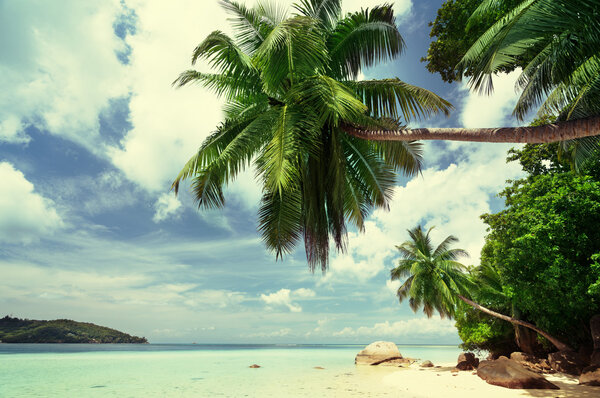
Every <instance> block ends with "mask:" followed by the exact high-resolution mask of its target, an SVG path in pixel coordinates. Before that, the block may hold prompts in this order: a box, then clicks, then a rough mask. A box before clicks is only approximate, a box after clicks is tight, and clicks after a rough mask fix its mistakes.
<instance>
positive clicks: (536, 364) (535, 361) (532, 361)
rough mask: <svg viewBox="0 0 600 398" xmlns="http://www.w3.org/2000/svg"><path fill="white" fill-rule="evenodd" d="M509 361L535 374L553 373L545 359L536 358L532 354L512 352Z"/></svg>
mask: <svg viewBox="0 0 600 398" xmlns="http://www.w3.org/2000/svg"><path fill="white" fill-rule="evenodd" d="M510 359H512V360H513V361H516V362H518V363H519V364H521V365H523V366H524V367H525V368H527V369H529V370H531V371H533V372H537V373H553V372H554V370H553V369H552V368H551V367H550V363H549V362H548V360H547V359H545V358H540V357H536V356H535V355H532V354H526V353H524V352H513V353H512V354H510Z"/></svg>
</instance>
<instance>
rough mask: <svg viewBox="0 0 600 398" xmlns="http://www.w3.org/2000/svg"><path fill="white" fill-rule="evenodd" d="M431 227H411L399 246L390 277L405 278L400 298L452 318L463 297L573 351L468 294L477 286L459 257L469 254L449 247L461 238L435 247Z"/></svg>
mask: <svg viewBox="0 0 600 398" xmlns="http://www.w3.org/2000/svg"><path fill="white" fill-rule="evenodd" d="M432 229H433V228H429V230H427V232H424V231H423V230H422V229H421V226H417V227H415V228H413V229H412V230H409V231H408V234H409V236H410V240H408V241H406V242H404V243H402V244H401V245H400V246H397V248H398V251H399V252H400V256H401V259H400V261H399V263H398V266H397V267H396V268H394V269H392V271H391V277H392V280H404V282H403V283H402V285H401V286H400V287H399V288H398V292H397V295H398V299H399V300H400V302H402V301H404V300H405V299H407V298H408V304H409V306H410V308H411V309H412V310H413V311H415V312H416V311H418V310H419V309H420V308H421V307H422V308H423V312H424V313H425V315H427V317H429V318H430V317H431V316H433V314H434V312H435V311H437V312H438V313H439V314H440V316H441V317H442V318H444V317H448V318H451V317H453V316H454V313H455V310H456V305H457V300H461V301H463V302H465V303H466V304H468V305H470V306H471V307H473V308H474V309H477V310H479V311H482V312H484V313H486V314H488V315H491V316H494V317H496V318H499V319H503V320H505V321H508V322H510V323H512V324H513V325H519V326H524V327H526V328H529V329H531V330H534V331H535V332H537V333H539V334H541V335H542V336H544V337H545V338H546V339H547V340H548V341H550V342H551V343H552V344H554V346H556V348H557V349H558V350H560V351H572V349H571V348H570V347H569V346H568V345H567V344H565V343H563V342H561V341H560V340H558V339H557V338H555V337H553V336H551V335H549V334H548V333H546V332H545V331H543V330H541V329H539V328H538V327H536V326H535V325H533V324H531V323H529V322H525V321H522V320H520V319H515V318H512V317H509V316H506V315H503V314H499V313H497V312H495V311H492V310H490V309H488V308H485V307H483V306H481V305H479V304H477V303H476V302H474V301H473V300H471V299H470V298H468V297H469V293H468V292H469V290H472V289H476V288H477V286H476V285H475V284H474V283H473V282H472V281H471V280H470V278H469V275H468V274H467V268H466V267H465V266H464V265H463V264H461V263H459V262H458V261H457V260H458V259H459V258H461V257H465V256H468V254H467V252H466V251H464V250H463V249H456V248H454V249H452V248H450V246H451V245H452V244H453V243H456V242H458V239H457V238H456V237H454V236H452V235H450V236H448V237H447V238H446V239H444V240H443V241H442V243H440V244H439V245H438V246H437V247H436V248H435V249H434V248H433V245H432V243H431V239H430V238H429V234H430V233H431V230H432ZM487 277H489V275H480V276H479V278H478V279H479V280H480V281H483V280H485V278H487Z"/></svg>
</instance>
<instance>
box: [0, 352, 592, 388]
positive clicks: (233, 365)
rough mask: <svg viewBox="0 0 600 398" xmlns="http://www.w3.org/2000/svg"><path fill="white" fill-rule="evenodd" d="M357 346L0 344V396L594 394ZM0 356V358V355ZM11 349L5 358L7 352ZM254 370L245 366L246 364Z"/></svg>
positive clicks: (442, 357)
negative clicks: (400, 362) (375, 356)
mask: <svg viewBox="0 0 600 398" xmlns="http://www.w3.org/2000/svg"><path fill="white" fill-rule="evenodd" d="M361 348H363V347H361V346H358V345H339V346H335V345H322V346H315V345H312V346H301V345H300V346H298V345H290V346H264V345H262V346H239V345H222V346H201V345H198V346H196V345H153V344H150V345H137V346H136V345H123V346H121V345H98V344H97V345H68V344H66V345H62V344H59V345H8V344H2V345H0V397H10V398H21V397H27V398H32V397H106V396H119V397H120V396H127V397H140V398H141V397H144V398H145V397H315V396H321V397H373V398H377V397H403V398H423V397H450V398H451V397H461V398H465V397H478V398H480V397H485V398H494V397H561V398H562V397H575V398H577V397H585V398H588V397H589V398H591V397H595V396H600V387H586V386H578V385H577V380H576V379H574V378H570V377H567V376H562V375H550V376H548V379H549V380H550V381H552V382H553V383H555V384H557V385H558V386H559V387H560V388H561V389H560V390H509V389H506V388H502V387H497V386H492V385H489V384H487V383H486V382H484V381H483V380H481V379H480V378H479V377H478V376H476V375H474V374H473V372H472V371H464V372H459V373H452V372H451V370H452V368H453V366H454V365H455V359H456V357H457V353H459V352H460V350H459V349H458V348H457V347H456V346H400V350H401V351H402V352H403V354H404V355H406V356H407V357H415V358H417V357H418V358H420V360H425V359H430V360H432V361H433V362H434V364H436V365H438V366H440V365H443V366H442V367H440V368H420V367H419V365H418V363H420V362H417V363H414V364H413V365H412V366H410V367H408V368H397V367H386V366H384V367H379V366H356V365H354V356H355V355H356V353H357V352H358V351H359V350H360V349H361ZM2 349H4V351H2ZM8 350H11V351H8ZM254 363H256V364H258V365H259V366H260V368H250V367H249V366H250V365H252V364H254Z"/></svg>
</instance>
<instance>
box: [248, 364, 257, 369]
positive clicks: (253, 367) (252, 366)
mask: <svg viewBox="0 0 600 398" xmlns="http://www.w3.org/2000/svg"><path fill="white" fill-rule="evenodd" d="M248 367H249V368H252V369H258V368H260V365H257V364H253V365H250V366H248Z"/></svg>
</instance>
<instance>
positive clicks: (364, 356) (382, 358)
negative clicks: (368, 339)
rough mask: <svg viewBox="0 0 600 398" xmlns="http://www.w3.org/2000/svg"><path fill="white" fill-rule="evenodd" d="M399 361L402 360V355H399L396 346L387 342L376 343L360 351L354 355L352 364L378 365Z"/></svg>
mask: <svg viewBox="0 0 600 398" xmlns="http://www.w3.org/2000/svg"><path fill="white" fill-rule="evenodd" d="M400 359H403V358H402V354H400V351H399V350H398V347H397V346H396V344H394V343H391V342H389V341H376V342H374V343H371V344H369V345H368V346H366V347H365V349H364V350H362V351H360V352H359V353H358V354H357V355H356V358H355V359H354V363H355V364H357V365H379V364H382V363H385V362H390V361H394V360H400Z"/></svg>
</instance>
